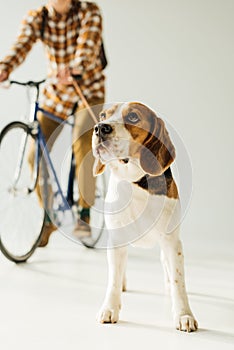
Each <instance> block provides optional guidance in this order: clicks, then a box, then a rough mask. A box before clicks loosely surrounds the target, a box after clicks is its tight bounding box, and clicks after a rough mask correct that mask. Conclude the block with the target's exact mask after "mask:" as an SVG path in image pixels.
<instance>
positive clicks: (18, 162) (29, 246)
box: [0, 122, 45, 262]
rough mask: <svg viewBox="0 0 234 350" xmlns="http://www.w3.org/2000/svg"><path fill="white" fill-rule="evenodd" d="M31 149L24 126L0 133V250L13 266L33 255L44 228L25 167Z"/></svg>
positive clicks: (18, 124) (32, 140) (16, 125)
mask: <svg viewBox="0 0 234 350" xmlns="http://www.w3.org/2000/svg"><path fill="white" fill-rule="evenodd" d="M33 146H35V137H34V136H33V135H32V133H31V130H30V128H29V126H28V125H27V124H25V123H22V122H13V123H11V124H8V125H7V126H6V127H5V128H4V129H3V130H2V132H1V133H0V249H1V251H2V253H3V254H4V255H5V256H6V257H7V258H8V259H10V260H11V261H14V262H24V261H26V260H27V259H28V258H29V257H30V256H31V255H32V254H33V252H34V250H35V249H36V247H37V246H38V244H39V242H40V236H41V231H42V227H43V224H44V217H45V211H44V209H43V207H41V206H40V204H39V201H38V198H37V195H36V192H35V191H34V190H33V188H34V186H33V184H32V181H33V180H32V179H33V176H32V171H31V169H30V166H29V163H28V157H29V152H30V150H31V149H32V148H31V147H33ZM34 149H36V147H34ZM34 178H35V176H34ZM35 181H36V180H35ZM35 181H34V182H35ZM30 189H31V190H32V191H31V190H30Z"/></svg>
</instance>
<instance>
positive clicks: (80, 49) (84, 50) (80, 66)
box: [73, 4, 102, 73]
mask: <svg viewBox="0 0 234 350" xmlns="http://www.w3.org/2000/svg"><path fill="white" fill-rule="evenodd" d="M101 43H102V16H101V13H100V10H99V8H98V6H97V5H96V4H91V7H90V8H89V9H87V11H86V13H85V15H84V17H83V18H82V19H81V28H80V33H79V37H78V40H77V50H76V56H75V60H74V67H73V68H74V71H78V72H81V73H83V72H85V70H86V69H92V66H93V65H94V64H95V61H96V59H97V58H98V56H99V52H100V47H101Z"/></svg>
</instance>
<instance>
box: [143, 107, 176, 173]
mask: <svg viewBox="0 0 234 350" xmlns="http://www.w3.org/2000/svg"><path fill="white" fill-rule="evenodd" d="M151 112H152V115H151V126H152V127H151V132H149V135H148V137H147V138H146V139H145V141H144V142H143V145H142V149H141V153H140V165H141V167H142V169H143V170H144V171H145V172H146V173H147V174H150V175H154V176H158V175H161V174H163V173H164V172H165V170H166V169H167V168H169V166H170V164H171V163H172V162H173V160H174V159H175V148H174V146H173V144H172V142H171V140H170V137H169V134H168V132H167V130H166V128H165V124H164V122H163V121H162V119H160V118H158V117H157V116H156V115H155V114H154V113H153V111H151Z"/></svg>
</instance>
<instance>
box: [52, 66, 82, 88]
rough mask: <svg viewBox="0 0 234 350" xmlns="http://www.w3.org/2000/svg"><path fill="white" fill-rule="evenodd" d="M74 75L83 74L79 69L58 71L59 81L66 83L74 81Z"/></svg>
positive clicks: (69, 83)
mask: <svg viewBox="0 0 234 350" xmlns="http://www.w3.org/2000/svg"><path fill="white" fill-rule="evenodd" d="M72 75H81V72H80V71H79V70H77V69H72V70H71V69H69V68H64V69H60V70H59V71H58V73H57V79H58V83H59V84H64V85H71V84H72V83H73V77H72Z"/></svg>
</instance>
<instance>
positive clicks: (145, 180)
mask: <svg viewBox="0 0 234 350" xmlns="http://www.w3.org/2000/svg"><path fill="white" fill-rule="evenodd" d="M134 184H135V185H138V186H139V187H141V188H142V189H144V190H146V191H148V192H149V193H150V194H152V195H158V196H162V195H164V196H167V197H168V198H174V199H178V198H179V194H178V190H177V186H176V183H175V181H174V179H173V177H172V173H171V169H170V168H169V169H167V170H166V171H165V173H164V174H162V175H160V176H150V175H148V174H146V175H145V176H143V177H142V178H141V179H140V180H138V181H137V182H134Z"/></svg>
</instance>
